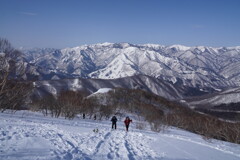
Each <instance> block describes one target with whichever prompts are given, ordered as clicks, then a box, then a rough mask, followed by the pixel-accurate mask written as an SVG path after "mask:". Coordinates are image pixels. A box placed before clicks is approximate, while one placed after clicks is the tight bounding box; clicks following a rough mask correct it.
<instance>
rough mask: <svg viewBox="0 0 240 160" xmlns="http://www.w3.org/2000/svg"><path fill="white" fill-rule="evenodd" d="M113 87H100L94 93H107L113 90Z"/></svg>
mask: <svg viewBox="0 0 240 160" xmlns="http://www.w3.org/2000/svg"><path fill="white" fill-rule="evenodd" d="M111 90H112V88H100V89H99V90H98V91H97V92H95V93H93V94H98V93H107V92H109V91H111Z"/></svg>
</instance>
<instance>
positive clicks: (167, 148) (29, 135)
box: [0, 114, 240, 160]
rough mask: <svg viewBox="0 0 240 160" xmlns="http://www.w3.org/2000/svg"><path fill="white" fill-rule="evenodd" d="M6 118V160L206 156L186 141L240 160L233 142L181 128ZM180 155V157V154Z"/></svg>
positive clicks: (2, 159)
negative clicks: (209, 138) (162, 129)
mask: <svg viewBox="0 0 240 160" xmlns="http://www.w3.org/2000/svg"><path fill="white" fill-rule="evenodd" d="M0 122H1V124H0V160H15V159H19V160H30V159H31V160H95V159H96V160H111V159H123V160H125V159H126V160H127V159H129V160H146V159H147V160H151V159H154V160H155V159H161V160H200V159H201V158H202V157H200V156H199V155H197V154H196V153H195V152H192V150H191V149H186V148H184V147H181V146H183V145H187V146H188V145H189V146H195V147H196V148H197V149H199V150H200V151H201V150H202V151H204V152H203V153H205V152H206V151H209V153H214V154H220V155H221V156H224V157H223V159H224V158H228V159H231V160H235V159H236V160H237V159H240V151H239V149H240V147H239V145H236V144H231V145H230V147H229V145H225V143H224V144H222V143H220V144H218V143H216V144H215V143H208V142H206V141H203V140H202V139H200V138H199V137H197V138H196V136H195V137H193V136H190V138H188V137H187V136H186V135H184V134H185V132H184V134H183V135H181V133H180V132H177V133H176V134H173V133H160V134H159V133H153V132H149V131H140V130H135V129H132V128H131V130H130V131H129V132H126V131H125V130H124V127H123V126H121V127H118V129H117V130H111V129H110V127H111V125H110V124H109V122H107V123H103V122H97V123H96V121H91V120H88V121H87V120H79V119H78V120H64V119H54V118H49V117H43V116H42V117H41V116H40V117H39V116H36V117H35V116H32V117H28V116H26V117H23V116H22V117H21V116H19V115H17V114H16V115H11V116H9V114H0ZM94 128H98V129H99V132H97V133H95V132H93V129H94ZM189 135H191V134H189ZM153 143H156V144H155V145H154V147H153ZM156 146H157V147H156ZM231 146H233V147H232V148H231ZM197 149H196V150H197ZM172 151H173V153H172ZM206 154H208V153H206ZM175 155H176V156H175ZM178 155H180V156H179V157H177V156H178ZM174 156H175V157H174ZM212 156H214V155H212ZM205 157H206V156H205ZM209 159H214V158H211V157H210V158H209Z"/></svg>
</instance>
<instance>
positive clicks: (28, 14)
mask: <svg viewBox="0 0 240 160" xmlns="http://www.w3.org/2000/svg"><path fill="white" fill-rule="evenodd" d="M19 14H21V15H26V16H36V15H37V13H33V12H19Z"/></svg>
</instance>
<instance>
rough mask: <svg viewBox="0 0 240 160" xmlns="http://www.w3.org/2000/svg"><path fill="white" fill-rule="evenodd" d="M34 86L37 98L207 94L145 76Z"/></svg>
mask: <svg viewBox="0 0 240 160" xmlns="http://www.w3.org/2000/svg"><path fill="white" fill-rule="evenodd" d="M34 86H35V87H34V88H35V91H34V96H36V97H42V96H44V95H46V94H48V93H50V94H53V95H56V94H57V93H59V92H61V91H62V90H73V91H84V92H86V93H88V94H92V93H94V92H96V91H97V90H99V89H101V88H126V89H141V90H144V91H147V92H151V93H154V94H156V95H159V96H162V97H165V98H167V99H171V100H176V99H182V98H184V97H188V96H196V95H203V94H206V92H203V91H200V90H197V89H195V88H192V87H187V86H182V85H178V84H171V83H168V82H166V81H163V80H159V79H156V78H153V77H150V76H143V75H137V76H131V77H125V78H118V79H105V80H104V79H83V78H75V79H63V80H45V81H36V82H35V83H34Z"/></svg>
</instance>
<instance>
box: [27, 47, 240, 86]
mask: <svg viewBox="0 0 240 160" xmlns="http://www.w3.org/2000/svg"><path fill="white" fill-rule="evenodd" d="M22 51H23V52H24V56H25V58H26V61H27V62H28V63H29V64H32V65H34V66H35V67H37V68H36V72H35V74H36V75H38V77H39V79H41V80H50V79H62V78H79V77H81V78H99V79H116V78H123V77H128V76H134V75H148V76H151V77H154V78H157V79H161V80H166V81H170V82H172V83H173V84H175V83H181V84H182V85H185V86H190V87H197V88H201V89H204V88H209V87H210V88H214V89H222V88H226V87H234V86H239V85H240V47H220V48H213V47H203V46H200V47H186V46H182V45H173V46H162V45H156V44H144V45H134V44H129V43H102V44H93V45H83V46H79V47H75V48H65V49H61V50H59V49H48V48H47V49H30V50H22Z"/></svg>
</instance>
